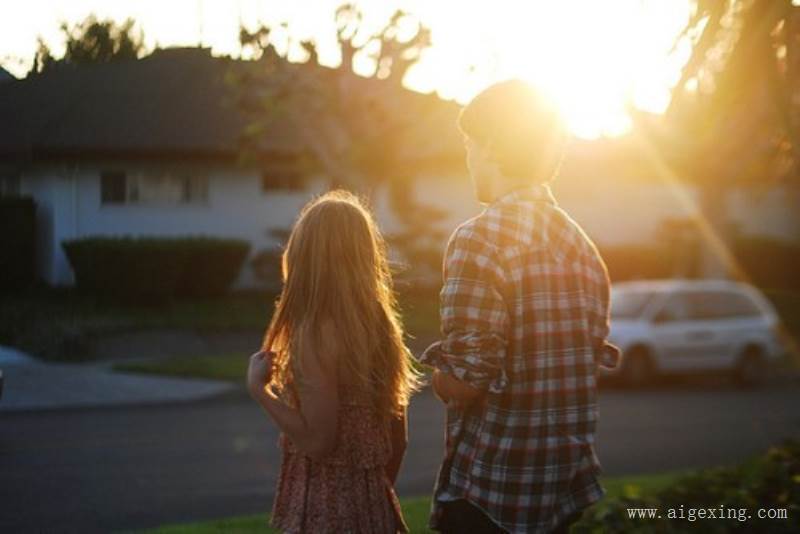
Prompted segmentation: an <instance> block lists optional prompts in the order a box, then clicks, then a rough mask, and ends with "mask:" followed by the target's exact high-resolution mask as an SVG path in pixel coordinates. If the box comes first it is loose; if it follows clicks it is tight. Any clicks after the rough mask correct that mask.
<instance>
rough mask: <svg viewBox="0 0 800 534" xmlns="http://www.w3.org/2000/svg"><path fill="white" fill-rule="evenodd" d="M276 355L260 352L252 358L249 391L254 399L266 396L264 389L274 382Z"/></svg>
mask: <svg viewBox="0 0 800 534" xmlns="http://www.w3.org/2000/svg"><path fill="white" fill-rule="evenodd" d="M274 356H275V355H274V353H272V352H268V351H263V350H260V351H258V352H256V353H255V354H253V355H252V356H250V365H249V366H248V368H247V390H248V391H249V392H250V395H251V396H252V397H258V396H260V395H263V394H264V387H266V385H267V384H269V382H270V380H272V361H273V358H274Z"/></svg>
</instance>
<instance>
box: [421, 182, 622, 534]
mask: <svg viewBox="0 0 800 534" xmlns="http://www.w3.org/2000/svg"><path fill="white" fill-rule="evenodd" d="M608 295H609V287H608V276H607V273H606V269H605V266H604V265H603V262H602V260H601V259H600V257H599V255H598V254H597V250H596V248H595V247H594V245H593V244H592V243H591V241H589V239H588V238H587V237H586V236H585V234H584V233H583V232H582V231H581V229H580V228H579V227H578V226H577V224H575V223H574V222H573V221H572V220H571V219H570V218H569V217H568V216H567V215H566V214H565V213H564V212H563V211H562V210H561V209H559V208H558V207H557V206H556V205H555V201H554V200H553V198H552V195H551V194H550V192H549V189H548V188H547V187H546V186H532V187H529V188H525V189H520V190H517V191H514V192H512V193H510V194H508V195H506V196H504V197H502V198H501V199H499V200H497V201H496V202H494V203H493V204H492V205H491V206H489V207H488V208H487V209H486V210H485V211H484V213H482V214H481V215H479V216H478V217H476V218H474V219H471V220H470V221H467V222H466V223H465V224H463V225H462V226H460V227H459V228H458V229H457V230H456V232H455V233H454V234H453V237H452V238H451V241H450V244H449V245H448V251H447V254H446V258H445V283H444V287H443V289H442V293H441V299H442V302H441V305H442V329H443V333H444V334H445V338H444V339H443V341H441V342H439V343H437V344H435V345H433V346H431V347H430V348H429V349H428V351H426V354H425V355H424V356H423V361H427V362H429V363H431V364H433V365H435V366H436V367H438V368H439V369H441V370H443V371H444V372H446V373H450V374H452V375H453V376H454V377H455V378H457V379H459V380H462V381H464V382H465V383H467V384H470V385H473V386H474V387H476V388H477V389H480V390H484V391H486V394H485V396H484V397H483V399H482V402H478V403H476V404H473V405H471V406H470V407H469V408H467V409H466V410H454V409H450V410H448V432H447V451H446V458H445V462H444V464H443V466H442V470H441V472H440V477H439V481H438V484H437V492H436V493H437V495H436V498H437V500H439V501H448V500H455V499H466V500H468V501H469V502H470V503H472V504H474V505H475V506H477V507H478V508H480V509H482V510H483V511H485V512H486V513H487V514H488V516H489V517H490V518H491V519H492V520H494V522H496V523H497V524H498V525H500V526H501V527H503V528H504V529H505V530H508V531H509V532H539V531H541V532H546V531H549V530H551V529H552V528H554V527H555V526H556V525H557V524H559V523H561V522H562V521H563V520H564V519H565V518H567V517H568V516H570V515H572V514H573V513H575V512H577V511H580V510H582V509H583V508H585V507H587V506H588V505H590V504H591V503H593V502H595V501H597V500H598V499H599V498H600V497H601V496H602V489H601V487H600V486H599V484H598V483H597V479H596V476H597V474H598V472H599V464H598V462H597V458H596V456H595V454H594V449H593V444H594V435H595V424H596V420H597V402H596V397H597V388H596V369H597V366H598V365H600V364H608V365H613V360H614V359H615V358H616V357H617V353H616V349H614V348H613V347H611V346H610V345H608V344H607V343H606V342H605V338H606V335H607V333H608ZM434 522H435V518H434Z"/></svg>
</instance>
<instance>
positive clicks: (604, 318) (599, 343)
mask: <svg viewBox="0 0 800 534" xmlns="http://www.w3.org/2000/svg"><path fill="white" fill-rule="evenodd" d="M600 266H601V273H602V280H601V281H600V285H599V287H598V291H597V293H598V298H597V299H596V303H597V306H596V310H595V312H594V321H593V325H592V338H593V342H594V352H595V361H596V362H597V365H598V366H600V367H605V368H607V369H614V368H615V367H617V365H619V360H620V350H619V348H617V346H616V345H613V344H611V343H610V342H609V341H608V334H609V332H610V330H611V329H610V307H611V295H610V293H611V290H610V287H611V281H610V280H609V277H608V270H607V269H606V266H605V264H604V263H603V262H602V260H600Z"/></svg>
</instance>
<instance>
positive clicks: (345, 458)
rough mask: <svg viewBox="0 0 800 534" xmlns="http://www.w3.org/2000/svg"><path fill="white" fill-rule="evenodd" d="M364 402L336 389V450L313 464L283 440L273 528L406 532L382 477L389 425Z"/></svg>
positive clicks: (319, 533)
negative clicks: (337, 391) (337, 401)
mask: <svg viewBox="0 0 800 534" xmlns="http://www.w3.org/2000/svg"><path fill="white" fill-rule="evenodd" d="M372 405H373V403H372V402H371V399H369V397H368V396H366V395H364V394H362V393H361V392H359V391H358V390H355V389H353V388H350V387H346V386H341V387H340V388H339V413H338V430H337V437H336V445H335V448H334V451H333V453H332V454H330V455H329V456H327V457H326V458H324V459H322V460H319V461H317V460H313V459H311V458H310V457H308V456H306V455H305V454H303V453H301V452H300V451H298V450H297V448H296V447H295V446H294V445H293V444H292V442H291V440H290V439H289V438H288V437H287V436H286V435H284V434H281V437H280V442H279V443H280V446H281V449H282V450H283V460H282V464H281V472H280V477H279V479H278V488H277V493H276V495H275V502H274V504H273V507H272V526H273V527H274V528H277V529H279V530H281V531H282V532H285V533H287V534H295V533H311V534H325V533H337V534H345V533H352V534H384V533H386V534H389V533H391V534H395V533H397V532H408V529H407V527H406V525H405V523H404V521H403V516H402V514H401V511H400V502H399V501H398V499H397V495H396V494H395V491H394V487H393V485H392V483H391V481H390V480H389V478H388V476H387V475H386V464H387V463H388V462H389V459H390V457H391V453H392V444H391V438H390V428H389V422H388V421H386V422H383V421H382V420H381V419H380V418H379V417H378V416H377V415H376V413H375V411H374V410H373V408H372Z"/></svg>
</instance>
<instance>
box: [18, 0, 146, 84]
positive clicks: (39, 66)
mask: <svg viewBox="0 0 800 534" xmlns="http://www.w3.org/2000/svg"><path fill="white" fill-rule="evenodd" d="M60 30H61V33H62V35H63V37H64V46H65V51H64V55H63V56H62V57H60V58H56V57H55V56H54V55H53V53H52V51H51V49H50V47H49V46H48V45H47V43H45V42H44V40H43V39H42V38H41V37H39V39H38V48H37V50H36V55H35V57H34V61H33V66H32V68H31V71H30V73H29V74H36V73H39V72H44V71H47V70H48V69H51V68H53V67H54V66H56V65H62V64H65V65H85V64H91V63H107V62H109V61H116V60H120V59H136V58H138V57H141V56H142V55H143V54H144V52H145V45H144V34H143V32H142V31H141V30H137V29H136V23H135V21H134V20H133V19H127V20H125V22H123V23H121V24H118V23H116V22H114V21H113V20H111V19H106V20H98V19H97V18H96V17H95V16H94V15H90V16H88V17H87V18H86V19H84V20H83V21H82V22H79V23H76V24H75V25H73V26H69V25H68V24H67V23H66V22H62V23H61V26H60Z"/></svg>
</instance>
